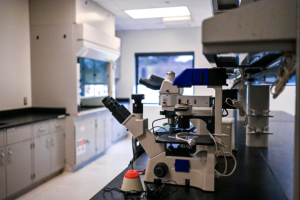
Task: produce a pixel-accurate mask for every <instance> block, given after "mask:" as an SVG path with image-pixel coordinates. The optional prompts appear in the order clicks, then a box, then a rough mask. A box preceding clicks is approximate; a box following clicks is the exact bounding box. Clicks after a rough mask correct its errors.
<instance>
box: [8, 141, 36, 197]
mask: <svg viewBox="0 0 300 200" xmlns="http://www.w3.org/2000/svg"><path fill="white" fill-rule="evenodd" d="M31 175H32V171H31V140H30V139H29V140H24V141H22V142H19V143H15V144H12V145H8V146H6V183H7V196H9V195H11V194H14V193H16V192H18V191H19V190H21V189H23V188H25V187H27V186H29V185H30V184H31V183H32V179H31V178H32V177H31Z"/></svg>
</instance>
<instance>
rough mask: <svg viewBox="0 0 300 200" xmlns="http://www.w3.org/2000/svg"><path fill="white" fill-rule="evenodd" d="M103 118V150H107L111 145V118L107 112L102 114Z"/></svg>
mask: <svg viewBox="0 0 300 200" xmlns="http://www.w3.org/2000/svg"><path fill="white" fill-rule="evenodd" d="M103 117H104V134H105V148H106V149H107V148H108V147H110V146H111V144H112V135H113V117H112V115H111V114H110V113H109V111H106V112H105V113H103Z"/></svg>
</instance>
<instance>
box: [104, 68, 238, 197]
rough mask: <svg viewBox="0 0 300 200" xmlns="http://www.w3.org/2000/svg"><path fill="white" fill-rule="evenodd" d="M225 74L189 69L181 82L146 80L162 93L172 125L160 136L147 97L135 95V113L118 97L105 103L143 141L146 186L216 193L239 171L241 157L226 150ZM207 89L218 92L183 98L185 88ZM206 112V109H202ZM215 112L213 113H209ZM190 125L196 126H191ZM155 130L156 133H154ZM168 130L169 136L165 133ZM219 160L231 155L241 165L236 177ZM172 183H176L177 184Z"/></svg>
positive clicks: (164, 110) (178, 79) (172, 77)
mask: <svg viewBox="0 0 300 200" xmlns="http://www.w3.org/2000/svg"><path fill="white" fill-rule="evenodd" d="M226 78H227V76H226V70H224V69H217V68H212V69H186V70H184V71H183V72H182V73H181V74H179V75H178V76H177V77H176V78H175V73H174V72H168V73H167V76H166V78H165V79H163V78H160V77H157V76H155V75H152V76H151V77H150V78H149V79H142V80H140V83H141V84H144V85H145V86H147V87H149V88H151V89H156V90H158V89H159V90H160V97H159V98H160V102H159V104H160V105H161V106H162V111H161V113H160V114H161V115H165V117H166V118H168V126H166V127H161V128H160V129H159V130H157V131H154V130H153V129H154V127H153V128H151V129H148V119H145V118H143V104H142V99H144V95H143V94H133V95H132V99H133V100H134V101H135V102H134V104H133V114H131V113H130V112H129V111H128V110H127V109H126V108H125V107H124V106H122V105H119V104H118V102H117V101H116V100H115V99H114V98H112V97H106V98H104V99H103V104H104V105H105V106H106V107H107V108H108V109H109V110H110V112H112V115H113V116H114V117H115V118H116V119H117V120H118V121H119V122H120V123H121V124H123V125H124V126H125V127H126V128H127V129H128V130H129V131H130V132H131V133H132V134H133V135H134V136H135V137H136V138H137V139H138V141H139V143H140V144H141V146H142V147H143V148H144V150H145V152H146V153H147V154H148V156H149V159H148V161H147V167H146V170H145V179H144V181H145V182H146V183H154V182H158V181H161V182H162V183H166V181H169V180H172V181H173V182H174V183H176V184H177V185H186V186H193V187H197V188H200V189H202V190H205V191H214V189H215V177H221V176H230V175H231V174H232V173H233V172H234V170H235V168H236V160H235V157H234V156H233V155H232V154H231V153H230V152H224V151H223V150H222V148H223V147H226V145H224V144H223V142H222V137H226V135H225V134H222V133H221V126H222V85H226ZM192 85H206V86H208V87H210V88H213V89H215V98H213V97H211V96H182V93H183V87H190V86H192ZM203 107H204V108H205V109H202V108H203ZM208 108H209V109H208ZM190 123H192V124H193V126H190ZM151 130H153V132H151ZM161 130H164V131H161ZM218 155H221V156H223V157H224V160H225V165H226V164H227V162H226V155H230V156H231V157H232V158H233V160H234V161H235V165H234V168H233V169H232V171H231V172H230V173H226V172H227V165H226V166H225V171H224V172H222V173H220V172H218V171H217V170H215V164H216V158H217V156H218ZM172 181H170V184H174V183H173V182H172Z"/></svg>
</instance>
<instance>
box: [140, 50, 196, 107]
mask: <svg viewBox="0 0 300 200" xmlns="http://www.w3.org/2000/svg"><path fill="white" fill-rule="evenodd" d="M137 61H138V63H137V64H138V80H139V79H140V78H149V77H150V76H151V75H152V74H154V75H157V76H159V77H162V78H165V77H166V75H167V72H169V71H173V72H175V75H176V76H177V75H178V74H180V73H181V72H182V71H183V70H184V69H187V68H193V66H194V56H193V55H159V56H156V55H153V56H142V55H141V56H138V60H137ZM137 92H138V93H140V94H145V100H144V101H143V102H144V103H159V91H158V90H151V89H148V88H146V87H145V86H143V85H140V84H138V85H137ZM183 94H184V95H193V94H194V87H191V88H184V93H183Z"/></svg>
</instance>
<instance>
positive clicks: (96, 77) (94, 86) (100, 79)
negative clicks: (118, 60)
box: [79, 58, 108, 97]
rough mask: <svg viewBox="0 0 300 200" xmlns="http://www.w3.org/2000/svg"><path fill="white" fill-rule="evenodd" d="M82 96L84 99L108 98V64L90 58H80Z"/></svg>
mask: <svg viewBox="0 0 300 200" xmlns="http://www.w3.org/2000/svg"><path fill="white" fill-rule="evenodd" d="M79 62H80V90H81V91H80V95H81V96H84V97H96V96H107V95H108V85H107V68H106V65H107V63H106V62H102V61H98V60H93V59H89V58H79Z"/></svg>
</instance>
